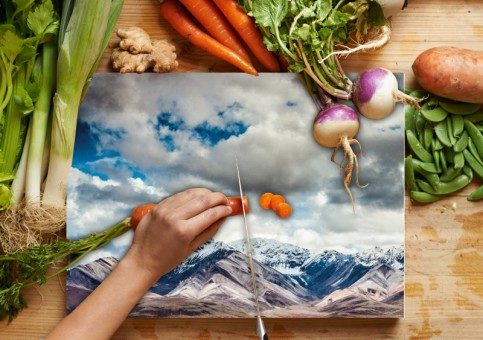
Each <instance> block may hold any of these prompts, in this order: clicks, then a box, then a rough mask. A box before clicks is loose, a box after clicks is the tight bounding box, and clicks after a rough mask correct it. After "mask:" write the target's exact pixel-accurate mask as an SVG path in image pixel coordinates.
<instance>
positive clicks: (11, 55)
mask: <svg viewBox="0 0 483 340" xmlns="http://www.w3.org/2000/svg"><path fill="white" fill-rule="evenodd" d="M23 42H24V41H23V39H22V38H20V37H19V36H18V35H17V34H15V33H14V32H12V31H5V33H4V34H3V37H2V39H1V40H0V52H2V53H4V54H5V56H6V57H7V58H8V60H9V61H10V64H13V62H14V61H15V58H17V56H18V55H19V54H20V52H22V50H23Z"/></svg>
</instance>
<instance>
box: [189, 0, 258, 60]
mask: <svg viewBox="0 0 483 340" xmlns="http://www.w3.org/2000/svg"><path fill="white" fill-rule="evenodd" d="M180 2H181V3H182V4H183V5H184V6H185V7H186V9H188V11H189V12H190V13H191V14H192V15H193V16H194V17H195V19H196V20H198V22H199V23H200V24H201V25H202V26H203V27H204V28H205V29H206V31H208V33H209V34H210V35H211V36H212V37H213V38H215V39H216V40H218V41H219V42H220V43H222V44H223V45H225V46H226V47H228V48H230V49H232V50H233V51H235V52H236V53H238V54H239V55H240V56H241V57H242V58H245V59H246V60H247V61H250V55H249V54H248V52H247V51H246V49H245V47H244V46H243V44H242V42H241V41H240V38H239V37H238V35H237V33H236V32H235V30H234V29H233V27H232V26H231V25H230V23H229V22H228V20H227V19H226V17H225V16H224V15H223V13H222V12H221V11H220V9H219V8H218V7H217V6H216V5H215V3H214V2H213V0H180Z"/></svg>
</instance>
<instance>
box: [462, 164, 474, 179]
mask: <svg viewBox="0 0 483 340" xmlns="http://www.w3.org/2000/svg"><path fill="white" fill-rule="evenodd" d="M463 173H464V174H465V175H466V176H468V177H469V178H470V180H473V170H472V169H471V167H470V166H469V165H468V163H466V164H465V166H464V167H463Z"/></svg>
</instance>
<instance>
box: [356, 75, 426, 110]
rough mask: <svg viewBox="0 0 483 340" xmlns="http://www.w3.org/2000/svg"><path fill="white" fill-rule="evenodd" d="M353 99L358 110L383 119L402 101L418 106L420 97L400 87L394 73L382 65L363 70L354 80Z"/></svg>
mask: <svg viewBox="0 0 483 340" xmlns="http://www.w3.org/2000/svg"><path fill="white" fill-rule="evenodd" d="M352 101H353V102H354V104H355V105H356V107H357V109H358V111H359V112H360V113H361V114H362V115H363V116H365V117H366V118H369V119H382V118H385V117H387V116H388V115H390V114H391V112H393V111H394V108H395V106H396V103H397V102H399V101H402V102H403V103H405V104H410V105H413V106H416V107H418V106H419V104H418V99H416V98H413V97H411V96H408V95H407V94H405V93H404V92H402V91H400V90H399V89H398V84H397V79H396V77H395V76H394V74H393V73H392V72H391V71H389V70H387V69H385V68H382V67H377V68H373V69H370V70H368V71H365V72H362V73H361V74H360V75H359V77H358V78H357V80H356V81H355V82H354V92H353V95H352Z"/></svg>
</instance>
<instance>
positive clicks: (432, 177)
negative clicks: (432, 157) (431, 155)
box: [413, 158, 440, 188]
mask: <svg viewBox="0 0 483 340" xmlns="http://www.w3.org/2000/svg"><path fill="white" fill-rule="evenodd" d="M422 164H428V163H423V162H421V161H419V160H417V159H415V158H413V169H414V171H415V172H417V173H418V174H420V175H421V176H423V177H424V178H425V179H426V180H427V181H428V182H429V183H430V184H431V186H433V187H434V188H436V187H437V186H438V184H439V182H440V180H439V176H438V174H437V173H432V172H429V171H426V170H424V169H423V167H422Z"/></svg>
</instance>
